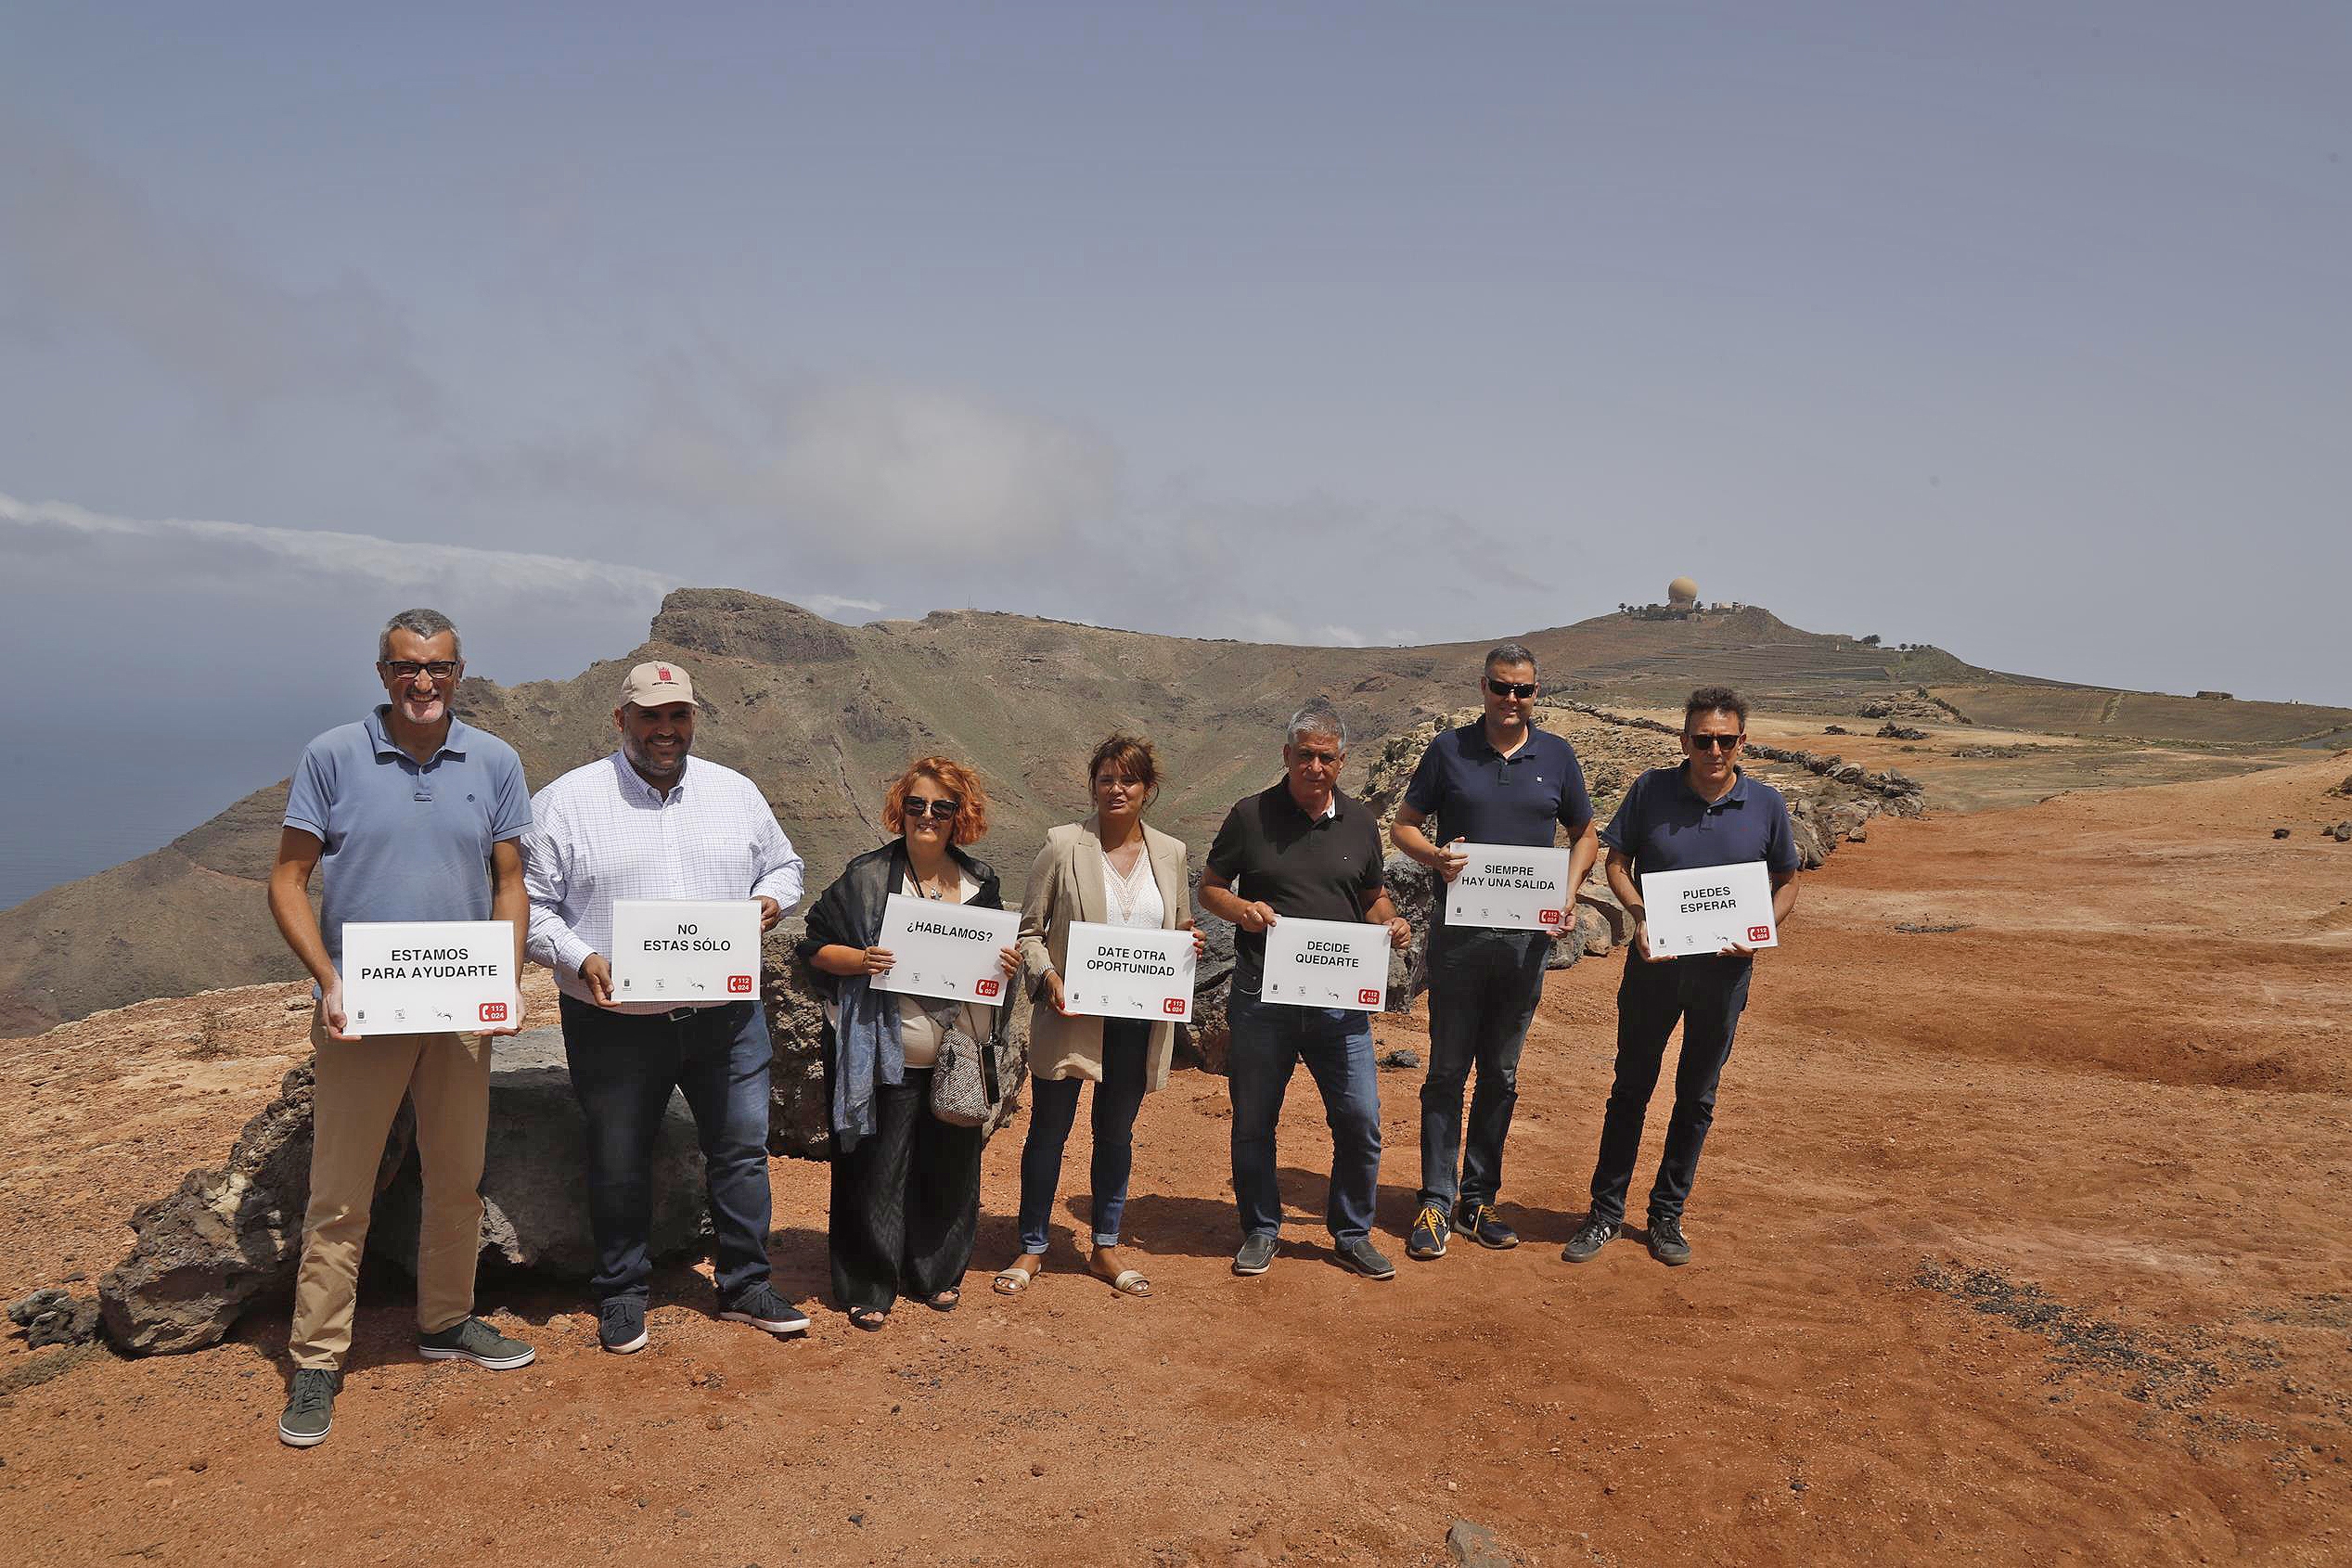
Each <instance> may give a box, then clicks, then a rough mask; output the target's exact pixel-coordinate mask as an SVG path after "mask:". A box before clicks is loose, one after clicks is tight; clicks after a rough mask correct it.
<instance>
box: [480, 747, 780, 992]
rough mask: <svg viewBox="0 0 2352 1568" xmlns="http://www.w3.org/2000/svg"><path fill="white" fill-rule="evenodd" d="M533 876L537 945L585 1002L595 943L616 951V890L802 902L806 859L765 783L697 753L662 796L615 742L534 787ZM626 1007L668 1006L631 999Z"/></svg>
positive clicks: (526, 862)
mask: <svg viewBox="0 0 2352 1568" xmlns="http://www.w3.org/2000/svg"><path fill="white" fill-rule="evenodd" d="M522 885H523V888H524V890H525V891H526V892H528V893H530V895H531V934H530V938H529V940H528V942H527V944H526V950H527V951H528V953H529V954H530V957H531V958H532V959H533V961H534V962H537V963H542V964H545V965H546V966H547V968H549V969H551V970H554V971H555V976H556V986H557V988H558V989H559V990H560V991H562V992H563V994H564V995H566V996H573V997H576V998H578V999H579V1000H581V1001H584V1002H585V1001H591V1000H593V999H594V998H592V997H591V996H589V995H588V988H587V986H586V985H585V983H582V981H581V979H580V965H581V963H582V962H583V961H584V960H585V959H586V958H587V957H588V955H589V954H591V953H602V954H604V955H605V956H606V957H607V958H610V957H611V952H610V949H611V946H612V901H613V900H614V899H616V898H754V897H766V898H773V899H774V900H776V902H777V903H778V905H779V906H782V907H783V908H785V909H787V910H789V909H790V908H791V907H792V906H793V905H795V904H798V903H799V902H800V901H801V857H800V856H799V855H796V854H794V853H793V850H792V842H791V841H790V839H787V838H786V837H785V836H784V829H781V828H778V826H777V825H776V813H775V812H774V811H772V810H770V809H769V807H768V803H767V799H766V797H765V796H764V795H762V794H761V793H760V789H759V786H758V785H756V784H754V783H752V781H751V780H750V779H749V778H744V777H743V776H742V775H741V774H739V773H738V772H736V771H735V770H734V769H733V768H731V767H722V766H720V765H718V764H717V763H713V762H705V761H704V760H703V759H702V758H700V757H695V756H689V757H688V758H687V760H686V773H685V776H684V777H683V778H680V779H679V780H678V782H677V785H676V786H675V788H674V789H672V790H670V792H669V793H668V794H667V795H662V794H660V793H657V792H656V791H655V790H654V788H653V786H652V785H650V784H648V783H647V782H646V781H645V780H644V779H642V778H638V777H637V773H636V769H635V768H633V767H631V766H630V765H629V763H628V759H627V758H626V757H624V756H623V755H622V754H621V753H620V752H614V753H612V755H610V756H609V757H607V758H605V759H604V760H603V761H602V762H595V763H590V764H588V765H587V766H585V767H575V768H573V769H572V771H571V772H570V773H567V774H565V775H564V776H563V777H562V778H559V779H557V780H556V781H555V782H554V783H552V784H549V785H548V786H547V787H546V789H544V790H540V791H539V792H538V794H536V795H534V796H533V797H532V801H531V830H530V831H529V832H527V833H525V834H524V835H523V836H522ZM703 1005H705V1006H712V1007H716V1006H721V1005H723V1004H720V1003H715V1002H713V1003H707V1004H703ZM616 1010H618V1011H622V1012H663V1011H666V1010H668V1009H667V1008H666V1007H665V1006H664V1005H663V1004H662V1003H659V1002H623V1003H621V1004H619V1005H618V1008H617V1009H616Z"/></svg>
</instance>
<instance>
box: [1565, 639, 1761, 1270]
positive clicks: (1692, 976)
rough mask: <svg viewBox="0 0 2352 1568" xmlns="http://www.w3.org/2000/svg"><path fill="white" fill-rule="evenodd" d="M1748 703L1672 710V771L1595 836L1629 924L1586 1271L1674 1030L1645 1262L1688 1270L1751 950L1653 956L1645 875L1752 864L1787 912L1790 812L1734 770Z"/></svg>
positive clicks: (1611, 1214)
mask: <svg viewBox="0 0 2352 1568" xmlns="http://www.w3.org/2000/svg"><path fill="white" fill-rule="evenodd" d="M1747 731H1748V704H1747V702H1746V700H1743V699H1742V697H1741V696H1740V695H1739V694H1738V693H1737V692H1734V691H1732V690H1731V689H1730V688H1729V687H1721V686H1706V687H1701V688H1699V689H1698V690H1696V691H1694V692H1692V693H1691V694H1690V701H1689V702H1687V703H1685V704H1684V706H1683V712H1682V755H1683V762H1682V765H1681V766H1679V767H1655V768H1652V769H1651V770H1650V771H1649V772H1647V773H1645V774H1643V775H1642V776H1641V777H1640V778H1637V779H1635V780H1634V785H1633V788H1632V789H1630V790H1626V798H1625V801H1624V802H1623V803H1621V804H1620V805H1619V806H1618V807H1617V815H1616V816H1613V817H1612V818H1611V819H1610V822H1609V826H1608V827H1607V828H1606V829H1602V831H1601V834H1600V842H1602V843H1604V844H1606V845H1607V846H1608V847H1609V886H1610V888H1611V889H1612V890H1613V891H1614V892H1615V893H1616V895H1617V897H1618V898H1619V899H1620V900H1621V901H1622V902H1623V903H1624V905H1625V906H1626V911H1627V913H1629V914H1631V915H1632V916H1633V919H1634V935H1633V941H1632V942H1631V943H1630V944H1629V945H1627V950H1626V974H1625V979H1624V980H1623V981H1622V982H1620V983H1619V984H1618V986H1617V1077H1616V1082H1615V1083H1614V1085H1613V1086H1611V1088H1610V1090H1609V1110H1608V1113H1607V1114H1606V1115H1605V1116H1604V1117H1603V1118H1602V1121H1601V1125H1600V1160H1599V1161H1598V1162H1597V1163H1595V1164H1594V1166H1593V1172H1592V1208H1591V1210H1590V1212H1588V1213H1587V1215H1586V1216H1585V1223H1584V1224H1583V1226H1582V1227H1579V1228H1578V1229H1577V1231H1576V1233H1575V1234H1574V1236H1572V1237H1570V1238H1569V1239H1568V1245H1567V1246H1566V1247H1565V1248H1563V1249H1562V1253H1561V1255H1562V1257H1564V1258H1566V1259H1567V1260H1568V1261H1569V1262H1570V1263H1585V1262H1587V1261H1589V1260H1590V1259H1591V1258H1592V1256H1593V1255H1594V1254H1595V1253H1598V1252H1600V1249H1601V1248H1602V1247H1604V1246H1606V1245H1607V1244H1608V1242H1609V1241H1610V1240H1611V1239H1612V1238H1613V1237H1614V1236H1615V1235H1616V1234H1617V1232H1618V1230H1619V1229H1620V1228H1622V1227H1623V1226H1624V1224H1625V1218H1626V1189H1627V1188H1628V1187H1629V1186H1631V1184H1632V1181H1633V1165H1634V1159H1635V1156H1636V1155H1638V1154H1639V1152H1640V1149H1641V1123H1642V1118H1643V1117H1644V1116H1645V1115H1646V1114H1647V1113H1648V1111H1649V1107H1650V1092H1651V1090H1652V1089H1653V1088H1655V1087H1656V1086H1657V1084H1658V1069H1659V1065H1660V1063H1661V1062H1662V1061H1663V1060H1664V1057H1665V1048H1666V1040H1667V1037H1668V1036H1670V1035H1673V1033H1674V1026H1675V1024H1676V1022H1677V1021H1679V1022H1681V1024H1682V1055H1681V1056H1680V1058H1679V1059H1677V1061H1676V1063H1675V1073H1674V1114H1673V1115H1672V1117H1671V1118H1670V1119H1669V1120H1668V1121H1667V1123H1666V1148H1665V1153H1664V1156H1663V1157H1662V1158H1661V1159H1660V1160H1659V1162H1658V1179H1657V1181H1656V1182H1655V1183H1654V1184H1653V1185H1652V1187H1651V1189H1650V1227H1649V1240H1650V1255H1651V1256H1652V1257H1654V1258H1656V1259H1657V1260H1658V1261H1659V1262H1660V1263H1663V1264H1666V1265H1668V1266H1676V1265H1680V1264H1686V1263H1689V1262H1690V1241H1689V1240H1687V1239H1686V1238H1685V1237H1684V1236H1683V1233H1682V1206H1683V1203H1684V1202H1686V1201H1687V1200H1688V1199H1689V1198H1690V1182H1691V1178H1692V1177H1693V1176H1696V1175H1697V1174H1698V1170H1699V1149H1700V1146H1701V1145H1703V1143H1705V1142H1706V1137H1707V1128H1708V1126H1709V1125H1711V1124H1712V1123H1713V1122H1714V1120H1715V1091H1716V1084H1717V1082H1718V1081H1720V1079H1721V1078H1722V1076H1723V1064H1724V1063H1725V1062H1726V1061H1728V1060H1730V1057H1731V1036H1732V1034H1733V1032H1734V1031H1736V1030H1737V1029H1738V1028H1739V1025H1740V1009H1742V1008H1743V1007H1745V1006H1746V1005H1747V1000H1748V975H1749V972H1750V971H1751V970H1753V969H1754V965H1755V953H1754V949H1753V948H1748V947H1742V946H1740V945H1737V944H1734V945H1730V946H1728V947H1726V948H1724V949H1723V951H1722V952H1720V953H1695V954H1691V955H1690V956H1688V957H1685V958H1652V957H1651V956H1650V922H1649V916H1648V912H1647V910H1646V909H1645V908H1644V906H1643V904H1642V899H1641V880H1640V879H1641V878H1642V876H1643V875H1644V874H1646V873H1648V872H1652V871H1688V870H1696V869H1699V868H1703V867H1708V866H1731V865H1738V864H1742V863H1743V862H1747V861H1754V860H1761V861H1763V862H1764V866H1765V869H1766V870H1767V872H1768V873H1769V874H1770V876H1771V880H1772V919H1773V922H1774V924H1775V925H1776V926H1777V925H1780V924H1784V923H1785V922H1786V921H1787V919H1788V918H1789V912H1790V911H1791V910H1793V909H1794V908H1795V907H1796V872H1797V865H1798V860H1797V851H1796V840H1795V837H1794V835H1793V834H1792V833H1791V832H1790V830H1789V806H1788V803H1787V802H1786V801H1784V800H1782V799H1781V798H1780V790H1775V789H1774V788H1772V786H1770V785H1769V784H1763V783H1759V782H1757V781H1756V780H1755V779H1753V778H1749V777H1748V776H1747V775H1746V774H1745V773H1744V772H1742V770H1741V768H1740V766H1739V757H1740V748H1741V746H1742V744H1743V743H1744V742H1745V741H1746V739H1747Z"/></svg>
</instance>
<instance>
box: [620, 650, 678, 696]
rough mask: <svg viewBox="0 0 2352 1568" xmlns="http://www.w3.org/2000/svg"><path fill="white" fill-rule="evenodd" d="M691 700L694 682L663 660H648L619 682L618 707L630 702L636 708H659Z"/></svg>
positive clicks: (674, 665)
mask: <svg viewBox="0 0 2352 1568" xmlns="http://www.w3.org/2000/svg"><path fill="white" fill-rule="evenodd" d="M693 700H694V680H693V677H691V676H690V675H688V674H687V673H686V668H685V666H683V665H680V664H672V663H669V662H666V661H664V660H660V659H649V660H647V661H646V662H644V663H642V664H639V665H638V666H637V667H636V669H634V670H631V671H630V672H629V675H628V678H627V679H626V680H623V682H622V683H621V705H622V706H623V707H624V708H625V707H627V706H628V705H629V704H630V703H632V702H634V703H636V705H637V706H638V707H640V708H663V707H667V706H668V705H669V704H671V703H673V702H691V701H693Z"/></svg>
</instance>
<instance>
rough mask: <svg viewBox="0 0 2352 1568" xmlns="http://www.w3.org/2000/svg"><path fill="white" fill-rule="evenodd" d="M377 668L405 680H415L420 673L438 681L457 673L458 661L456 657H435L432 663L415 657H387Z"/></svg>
mask: <svg viewBox="0 0 2352 1568" xmlns="http://www.w3.org/2000/svg"><path fill="white" fill-rule="evenodd" d="M377 668H379V669H380V670H382V671H383V672H384V674H386V675H392V676H396V677H397V678H399V679H401V680H405V681H413V680H415V679H416V678H417V677H418V675H431V677H432V678H433V679H435V680H437V681H445V680H447V679H448V678H449V677H450V676H452V675H456V673H457V662H456V660H454V659H435V660H433V661H431V662H430V663H424V664H419V663H418V662H417V661H416V660H414V659H387V660H385V661H383V662H382V663H380V664H379V665H378V666H377Z"/></svg>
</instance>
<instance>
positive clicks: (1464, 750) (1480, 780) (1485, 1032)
mask: <svg viewBox="0 0 2352 1568" xmlns="http://www.w3.org/2000/svg"><path fill="white" fill-rule="evenodd" d="M1536 689H1537V681H1536V656H1535V655H1534V654H1533V653H1531V652H1529V651H1528V650H1527V649H1525V648H1523V647H1522V646H1520V645H1519V644H1518V643H1515V642H1507V643H1504V644H1503V645H1502V646H1501V647H1499V648H1497V649H1494V650H1493V651H1491V652H1489V653H1488V654H1487V655H1486V664H1485V673H1484V675H1483V676H1482V677H1481V679H1480V681H1479V693H1480V696H1481V698H1482V699H1483V700H1484V703H1485V712H1484V714H1482V715H1481V716H1480V718H1479V719H1478V721H1477V722H1476V723H1474V724H1466V725H1462V726H1459V728H1455V729H1447V730H1442V731H1440V732H1439V734H1438V736H1437V738H1436V739H1433V740H1432V741H1431V742H1430V744H1429V750H1428V751H1426V752H1422V753H1421V760H1420V765H1418V766H1416V767H1415V768H1414V769H1413V778H1412V781H1411V782H1410V783H1408V784H1407V785H1406V786H1405V801H1404V803H1403V804H1402V805H1400V806H1398V807H1397V808H1396V824H1395V827H1394V829H1392V830H1391V833H1390V838H1391V840H1392V841H1393V842H1394V843H1395V845H1396V847H1397V849H1398V850H1399V851H1400V852H1401V853H1403V854H1404V855H1407V856H1409V857H1410V858H1412V859H1414V860H1417V861H1419V862H1420V864H1422V865H1424V866H1427V867H1429V868H1432V869H1433V870H1434V871H1436V872H1437V873H1438V875H1439V876H1440V877H1442V878H1444V879H1445V880H1446V881H1448V882H1450V881H1452V880H1454V879H1455V878H1456V877H1457V876H1459V875H1460V874H1461V868H1462V863H1463V861H1464V859H1465V858H1466V857H1465V856H1464V855H1463V854H1462V852H1461V851H1460V850H1459V849H1452V848H1448V847H1444V846H1446V845H1451V844H1453V843H1455V842H1459V841H1462V840H1467V841H1469V842H1472V843H1475V844H1523V845H1528V846H1531V847H1534V848H1540V849H1549V848H1551V847H1552V841H1553V836H1554V831H1555V829H1559V828H1565V829H1568V835H1569V840H1570V849H1569V855H1570V861H1569V872H1568V886H1569V889H1570V890H1571V891H1570V894H1569V900H1568V903H1567V904H1566V906H1563V907H1562V910H1561V913H1562V916H1563V917H1565V918H1566V919H1567V920H1568V921H1570V922H1573V921H1574V918H1575V907H1574V890H1575V889H1577V888H1580V887H1582V886H1584V882H1585V876H1586V874H1587V872H1589V871H1590V870H1591V869H1592V863H1593V861H1594V859H1595V858H1596V857H1597V856H1598V855H1600V842H1599V840H1598V839H1597V837H1596V836H1595V834H1594V832H1593V821H1592V799H1591V797H1590V796H1589V795H1587V793H1586V792H1585V773H1584V769H1583V768H1582V767H1580V766H1578V765H1577V763H1576V751H1575V748H1574V747H1573V746H1571V745H1569V744H1568V742H1567V740H1566V739H1564V738H1563V737H1561V736H1558V735H1554V734H1552V733H1550V732H1549V731H1548V730H1542V729H1538V728H1536V724H1535V714H1536ZM1433 816H1434V817H1435V818H1436V819H1437V829H1438V834H1439V835H1440V836H1439V837H1438V838H1434V839H1433V837H1432V836H1431V834H1430V832H1429V831H1428V829H1427V826H1426V825H1427V824H1428V822H1429V820H1430V818H1431V817H1433ZM1445 917H1446V893H1445V890H1444V889H1443V888H1440V889H1439V890H1438V893H1437V898H1436V902H1435V908H1434V910H1433V914H1432V916H1431V920H1432V924H1431V927H1430V934H1429V1076H1428V1077H1427V1078H1425V1079H1424V1080H1423V1081H1422V1083H1421V1195H1420V1213H1419V1214H1418V1215H1417V1216H1416V1217H1415V1219H1414V1221H1413V1229H1412V1233H1411V1234H1410V1235H1409V1236H1407V1238H1406V1241H1405V1255H1406V1256H1407V1257H1411V1258H1422V1259H1428V1258H1440V1257H1444V1256H1445V1255H1446V1235H1447V1233H1448V1231H1449V1230H1455V1231H1459V1232H1460V1233H1461V1234H1462V1235H1464V1236H1468V1237H1470V1238H1472V1240H1476V1241H1477V1242H1478V1243H1479V1244H1480V1245H1481V1246H1485V1247H1498V1248H1499V1247H1516V1246H1517V1245H1519V1237H1518V1234H1517V1233H1516V1232H1514V1231H1513V1230H1512V1229H1511V1227H1510V1226H1508V1225H1505V1224H1504V1223H1503V1221H1502V1216H1501V1215H1497V1213H1496V1212H1495V1198H1496V1195H1497V1193H1498V1192H1499V1191H1500V1190H1501V1189H1502V1179H1503V1139H1504V1137H1506V1136H1507V1135H1508V1134H1509V1133H1510V1113H1511V1109H1512V1107H1514V1106H1515V1105H1517V1104H1518V1102H1519V1052H1520V1047H1522V1046H1523V1045H1524V1044H1525V1043H1526V1040H1527V1025H1528V1023H1529V1022H1530V1021H1531V1020H1533V1019H1534V1018H1535V1016H1536V999H1537V998H1538V997H1540V996H1542V995H1543V989H1544V959H1545V958H1546V957H1548V956H1549V953H1550V950H1551V939H1552V935H1553V934H1554V932H1541V931H1496V930H1491V929H1487V928H1484V927H1479V926H1461V927H1455V926H1448V925H1446V923H1445ZM1559 929H1562V928H1557V927H1556V928H1554V930H1555V931H1557V930H1559ZM1473 1063H1474V1064H1475V1065H1476V1066H1477V1069H1478V1087H1477V1089H1476V1090H1475V1091H1474V1092H1473V1093H1472V1096H1471V1101H1470V1137H1469V1140H1468V1143H1467V1145H1465V1143H1464V1141H1463V1137H1462V1086H1463V1084H1464V1082H1465V1081H1467V1079H1468V1078H1469V1076H1470V1070H1471V1067H1472V1064H1473ZM1458 1156H1459V1170H1457V1163H1456V1162H1457V1157H1458Z"/></svg>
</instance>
